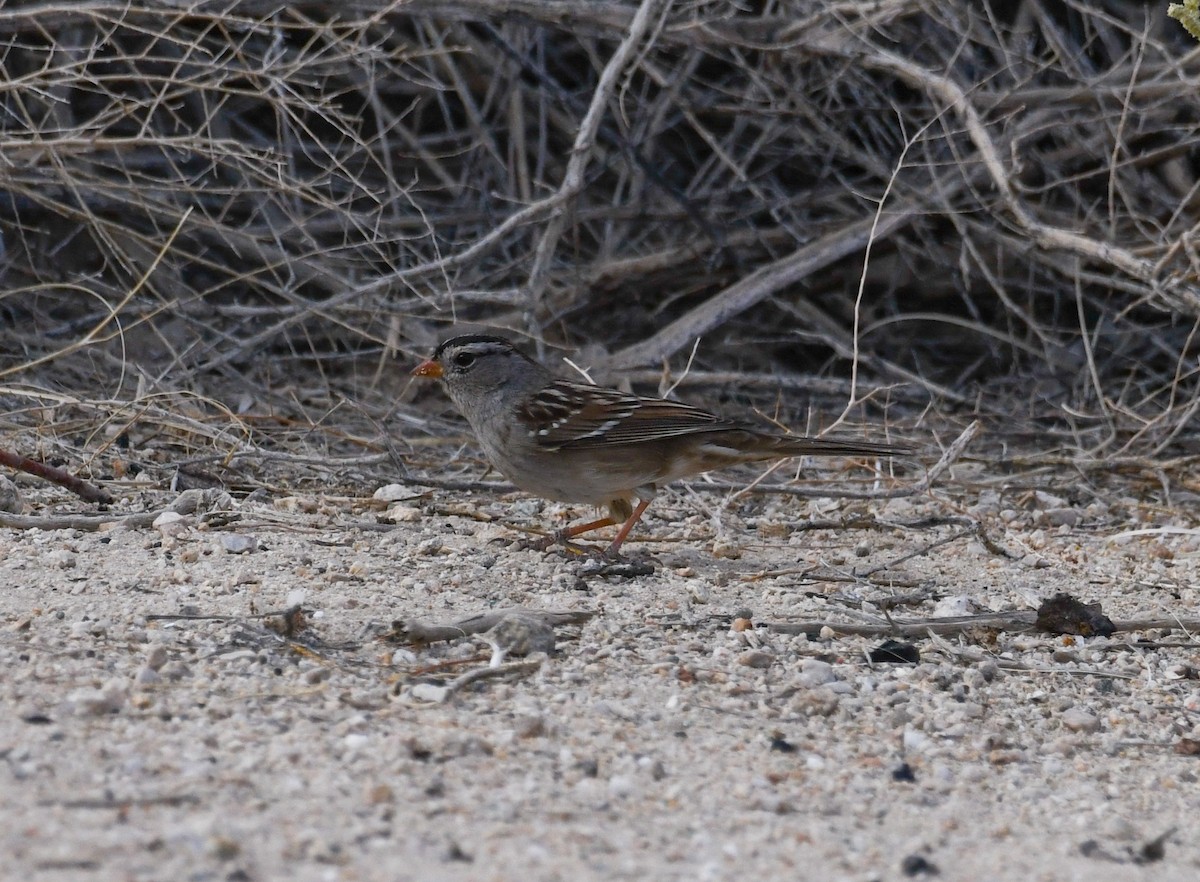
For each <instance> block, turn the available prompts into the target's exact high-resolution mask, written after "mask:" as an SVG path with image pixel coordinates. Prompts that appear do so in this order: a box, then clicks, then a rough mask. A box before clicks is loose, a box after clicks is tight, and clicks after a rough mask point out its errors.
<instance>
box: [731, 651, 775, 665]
mask: <svg viewBox="0 0 1200 882" xmlns="http://www.w3.org/2000/svg"><path fill="white" fill-rule="evenodd" d="M773 661H775V656H774V655H772V654H771V653H769V652H765V651H764V650H761V649H751V650H750V651H749V652H743V653H742V654H741V655H739V656H738V657H737V663H738V664H739V665H745V666H746V667H748V668H759V669H765V668H769V667H771V663H772V662H773Z"/></svg>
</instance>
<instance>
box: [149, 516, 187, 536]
mask: <svg viewBox="0 0 1200 882" xmlns="http://www.w3.org/2000/svg"><path fill="white" fill-rule="evenodd" d="M190 524H191V520H190V519H189V518H185V517H184V516H183V515H181V514H180V513H179V512H177V511H164V512H163V513H162V514H160V515H159V516H158V517H156V518H155V519H154V524H153V527H154V529H156V530H158V532H160V533H161V534H162V535H163V536H178V535H179V534H180V533H183V532H184V531H185V530H187V528H188V526H189V525H190Z"/></svg>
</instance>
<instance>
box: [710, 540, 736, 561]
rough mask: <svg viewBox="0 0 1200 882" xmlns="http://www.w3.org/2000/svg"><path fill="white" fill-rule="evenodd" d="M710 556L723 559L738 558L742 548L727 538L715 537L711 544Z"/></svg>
mask: <svg viewBox="0 0 1200 882" xmlns="http://www.w3.org/2000/svg"><path fill="white" fill-rule="evenodd" d="M712 556H713V557H716V558H721V559H724V560H738V559H739V558H740V557H741V556H742V548H741V546H740V545H738V544H737V543H736V542H731V541H729V540H728V539H717V540H716V541H715V542H713V544H712Z"/></svg>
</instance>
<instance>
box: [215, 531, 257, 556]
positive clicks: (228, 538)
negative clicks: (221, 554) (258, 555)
mask: <svg viewBox="0 0 1200 882" xmlns="http://www.w3.org/2000/svg"><path fill="white" fill-rule="evenodd" d="M221 547H222V548H224V549H225V553H226V554H248V553H250V552H251V551H256V550H257V549H258V538H257V537H256V536H250V535H247V534H246V533H225V534H223V535H222V536H221Z"/></svg>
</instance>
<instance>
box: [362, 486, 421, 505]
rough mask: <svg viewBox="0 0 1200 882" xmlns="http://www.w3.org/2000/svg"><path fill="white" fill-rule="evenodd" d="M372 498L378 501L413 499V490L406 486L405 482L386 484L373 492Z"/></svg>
mask: <svg viewBox="0 0 1200 882" xmlns="http://www.w3.org/2000/svg"><path fill="white" fill-rule="evenodd" d="M371 498H372V499H374V500H376V501H378V502H399V501H400V500H402V499H412V498H413V492H412V488H411V487H405V486H404V485H403V484H384V485H383V486H382V487H380V488H379V489H378V490H376V491H375V492H374V493H372V494H371Z"/></svg>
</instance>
